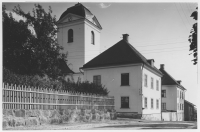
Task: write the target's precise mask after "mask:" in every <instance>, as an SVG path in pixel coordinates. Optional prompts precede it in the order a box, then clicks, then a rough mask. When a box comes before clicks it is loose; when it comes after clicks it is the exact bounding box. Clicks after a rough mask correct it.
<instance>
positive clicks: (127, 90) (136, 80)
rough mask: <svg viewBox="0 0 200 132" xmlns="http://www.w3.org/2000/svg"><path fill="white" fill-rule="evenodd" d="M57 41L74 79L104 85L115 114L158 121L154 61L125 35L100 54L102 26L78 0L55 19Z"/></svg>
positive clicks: (158, 80)
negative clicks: (148, 58)
mask: <svg viewBox="0 0 200 132" xmlns="http://www.w3.org/2000/svg"><path fill="white" fill-rule="evenodd" d="M57 26H58V28H59V32H58V43H59V44H61V45H62V46H63V47H64V52H68V57H67V59H68V62H67V64H68V66H69V68H70V69H71V70H72V71H73V72H74V74H73V77H74V79H75V80H76V79H77V78H81V80H83V81H85V80H87V81H90V82H94V83H97V84H99V83H101V84H102V85H105V86H106V88H107V89H108V90H109V91H110V93H109V95H110V96H114V98H115V109H116V111H117V112H119V113H127V114H134V115H137V116H139V117H141V118H143V119H149V120H161V77H162V75H163V74H162V73H161V72H160V71H159V70H158V69H157V68H156V67H155V66H154V60H153V59H150V60H147V59H146V58H145V57H144V56H143V55H142V54H141V53H139V52H138V51H137V50H136V49H135V48H134V47H133V46H132V45H131V44H130V43H129V42H128V36H129V35H128V34H123V39H122V40H120V41H119V42H118V43H116V44H114V45H113V46H112V47H110V48H109V49H107V50H106V51H104V52H102V53H101V54H100V34H101V30H102V27H101V25H100V23H99V22H98V20H97V18H96V17H95V15H93V14H92V13H91V12H90V11H89V10H88V9H87V8H86V7H84V6H83V5H82V4H80V3H78V4H76V5H74V6H72V7H70V8H68V9H67V10H66V11H65V12H64V13H63V14H62V15H61V17H60V19H59V21H58V22H57Z"/></svg>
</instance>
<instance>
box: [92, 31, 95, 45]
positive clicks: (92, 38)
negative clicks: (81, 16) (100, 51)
mask: <svg viewBox="0 0 200 132" xmlns="http://www.w3.org/2000/svg"><path fill="white" fill-rule="evenodd" d="M94 40H95V39H94V32H93V31H91V43H92V44H94Z"/></svg>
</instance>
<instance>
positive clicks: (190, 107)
mask: <svg viewBox="0 0 200 132" xmlns="http://www.w3.org/2000/svg"><path fill="white" fill-rule="evenodd" d="M196 117H197V115H196V111H195V105H194V104H193V103H191V102H189V101H187V100H184V118H185V119H184V120H185V121H195V120H196V119H197V118H196Z"/></svg>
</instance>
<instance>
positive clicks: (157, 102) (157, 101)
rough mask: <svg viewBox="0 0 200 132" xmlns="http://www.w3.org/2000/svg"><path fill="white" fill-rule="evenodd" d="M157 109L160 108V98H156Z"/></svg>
mask: <svg viewBox="0 0 200 132" xmlns="http://www.w3.org/2000/svg"><path fill="white" fill-rule="evenodd" d="M156 109H159V100H158V99H157V100H156Z"/></svg>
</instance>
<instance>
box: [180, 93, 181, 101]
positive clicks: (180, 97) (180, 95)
mask: <svg viewBox="0 0 200 132" xmlns="http://www.w3.org/2000/svg"><path fill="white" fill-rule="evenodd" d="M180 99H181V91H180Z"/></svg>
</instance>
